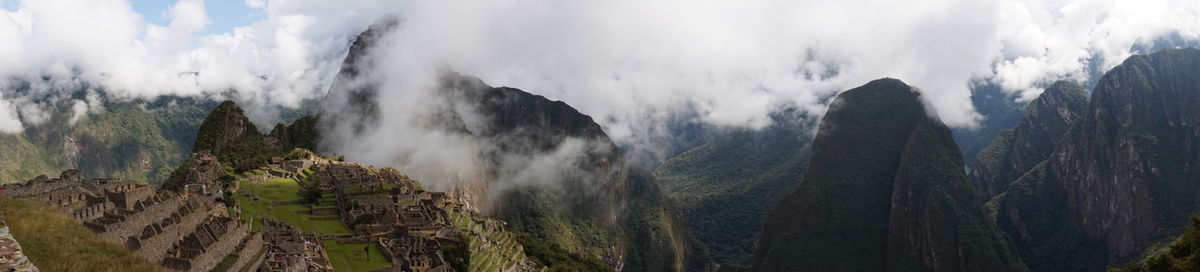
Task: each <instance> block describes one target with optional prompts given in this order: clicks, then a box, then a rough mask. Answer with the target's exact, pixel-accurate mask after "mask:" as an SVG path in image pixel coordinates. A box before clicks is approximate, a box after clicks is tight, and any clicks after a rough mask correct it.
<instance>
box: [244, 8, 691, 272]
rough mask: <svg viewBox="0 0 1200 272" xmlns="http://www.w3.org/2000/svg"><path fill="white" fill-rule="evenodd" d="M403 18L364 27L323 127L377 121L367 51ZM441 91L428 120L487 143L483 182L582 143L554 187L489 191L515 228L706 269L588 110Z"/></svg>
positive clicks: (607, 254) (445, 83)
mask: <svg viewBox="0 0 1200 272" xmlns="http://www.w3.org/2000/svg"><path fill="white" fill-rule="evenodd" d="M398 24H399V23H398V21H395V20H384V21H382V22H380V23H377V24H375V25H373V26H372V27H371V29H369V30H367V31H364V32H363V33H362V34H360V35H359V37H358V40H356V41H355V43H354V45H353V46H352V48H351V51H350V52H349V53H348V55H347V58H346V60H345V62H344V63H343V68H342V71H341V72H340V73H339V75H338V77H337V79H335V82H334V85H333V86H332V87H331V90H330V93H329V94H328V95H327V97H326V100H325V101H324V102H322V109H323V110H322V112H321V113H320V116H319V117H318V120H317V121H316V128H317V129H316V130H318V131H337V132H340V133H341V134H339V135H338V136H339V137H346V135H345V134H351V135H349V138H353V137H354V136H355V135H356V134H361V133H363V132H364V131H366V130H368V129H370V128H373V127H377V126H379V125H380V123H379V114H380V113H379V107H380V103H386V102H385V101H378V97H379V93H378V92H379V91H380V82H381V80H382V79H381V78H375V75H373V74H372V73H366V71H369V70H370V69H374V67H375V66H374V63H373V59H372V58H371V57H370V51H371V50H373V49H374V46H375V44H376V43H378V41H380V40H381V39H382V38H383V37H384V36H383V35H386V34H387V33H388V32H389V31H388V30H389V29H391V28H394V27H396V26H397V25H398ZM436 91H437V97H438V98H439V99H443V100H444V101H428V103H443V104H442V105H446V107H445V109H442V110H441V111H438V112H434V113H431V114H430V115H429V116H427V117H426V118H427V120H423V121H425V124H427V125H429V126H430V127H432V128H431V129H437V130H440V131H442V132H446V133H452V134H454V135H459V136H464V137H467V138H469V139H472V140H475V141H479V142H483V143H487V146H488V148H485V149H484V150H482V151H481V152H480V153H481V154H478V156H479V158H480V160H481V161H482V162H483V163H482V164H484V165H483V166H484V167H483V168H486V169H485V172H486V173H482V175H483V176H484V177H482V178H481V179H483V183H484V184H481V185H480V186H482V187H484V188H487V187H488V186H491V185H492V184H491V183H490V182H489V181H490V180H497V179H501V178H512V177H513V174H515V173H512V167H511V166H510V165H509V164H510V163H512V161H513V160H514V158H530V157H536V156H540V155H544V154H549V153H553V152H556V151H559V150H566V149H564V148H566V147H570V145H577V144H579V145H582V148H579V150H580V151H579V154H572V156H573V157H572V159H571V160H569V161H568V162H565V163H566V164H569V165H565V166H567V168H570V169H555V171H559V172H561V174H563V175H562V176H561V177H558V178H556V179H555V180H554V181H553V182H554V183H555V186H557V187H558V188H556V189H555V190H548V189H547V188H549V187H552V186H535V185H518V186H512V188H500V187H501V186H496V187H495V188H493V189H495V190H496V191H495V192H490V194H489V195H488V197H492V198H496V199H498V200H495V201H493V202H495V203H502V204H503V205H501V206H499V207H498V208H497V209H496V210H495V211H493V212H494V214H495V215H496V216H497V217H498V218H501V219H503V220H504V221H506V222H507V223H509V226H510V227H511V228H512V229H513V230H518V231H522V232H524V233H527V234H530V235H531V236H532V237H534V238H537V239H539V240H543V241H546V242H549V243H551V244H554V245H556V246H558V247H561V248H564V249H568V250H570V251H572V252H574V253H577V254H579V255H582V256H587V257H595V258H601V259H605V260H606V261H608V262H609V263H610V264H612V265H616V266H623V268H624V270H626V271H642V270H648V271H658V270H696V269H703V268H700V267H699V266H701V265H704V264H705V263H706V260H707V258H705V257H704V256H703V255H702V254H701V252H700V251H699V250H695V249H694V248H692V247H691V246H692V242H691V240H690V239H691V238H690V236H689V235H688V234H687V232H686V230H685V229H684V228H681V227H678V226H681V225H682V224H681V223H679V217H678V215H677V214H676V212H675V210H674V208H673V206H671V205H670V204H669V200H667V199H665V198H664V197H663V195H662V193H661V191H659V190H658V188H657V186H658V185H657V183H656V182H655V181H654V179H653V178H652V177H651V178H644V177H643V178H631V177H630V172H632V171H631V170H630V169H629V167H628V166H627V165H626V164H625V162H624V159H623V158H622V154H621V152H620V151H619V150H618V148H617V147H616V145H615V144H613V142H612V140H611V139H609V137H608V135H606V134H605V132H604V131H603V129H602V128H601V127H600V126H599V125H598V124H597V123H596V122H595V121H594V120H592V118H591V117H590V116H588V115H586V114H583V113H580V112H579V111H577V110H575V109H574V108H572V107H570V106H569V105H567V104H566V103H563V102H561V101H553V100H550V99H547V98H545V97H542V96H538V95H534V94H530V93H528V92H524V91H522V90H519V89H514V88H506V87H492V86H488V85H487V84H485V83H484V82H483V81H481V80H479V79H476V78H473V77H469V76H463V75H458V74H455V73H453V72H447V73H445V74H444V75H443V76H442V77H441V78H439V79H438V81H437V90H436ZM464 112H469V113H471V114H464ZM468 115H469V116H468ZM287 132H289V133H290V132H292V131H291V130H290V129H289V130H288V131H287ZM280 134H281V135H282V133H280ZM326 140H330V139H326ZM333 140H337V139H333ZM317 150H320V148H317ZM574 156H577V157H574ZM222 161H224V160H222ZM555 163H562V162H555ZM524 184H528V183H524ZM634 255H637V256H634ZM695 260H700V261H695ZM692 263H697V265H695V266H693V265H691V264H692Z"/></svg>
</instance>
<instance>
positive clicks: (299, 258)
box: [261, 219, 333, 272]
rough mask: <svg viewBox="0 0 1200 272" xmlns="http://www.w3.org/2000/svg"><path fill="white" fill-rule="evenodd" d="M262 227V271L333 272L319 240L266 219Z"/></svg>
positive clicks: (288, 226)
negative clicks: (265, 249)
mask: <svg viewBox="0 0 1200 272" xmlns="http://www.w3.org/2000/svg"><path fill="white" fill-rule="evenodd" d="M263 224H265V225H264V226H263V227H264V228H265V229H264V232H265V235H264V236H265V237H264V239H265V240H266V241H267V244H268V245H269V246H268V248H267V252H266V258H265V259H266V261H265V264H264V266H262V267H261V270H262V271H271V272H274V271H279V272H292V271H333V265H332V264H331V263H330V262H329V257H328V255H327V254H326V252H325V249H324V248H323V247H322V246H321V241H320V238H318V237H317V236H314V235H305V234H304V232H302V231H300V230H299V229H297V228H295V227H292V226H290V225H287V224H284V223H282V222H277V221H274V220H270V219H266V220H263Z"/></svg>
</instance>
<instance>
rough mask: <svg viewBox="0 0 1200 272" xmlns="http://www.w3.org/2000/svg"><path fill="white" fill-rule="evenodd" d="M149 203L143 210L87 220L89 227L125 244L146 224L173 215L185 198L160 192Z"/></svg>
mask: <svg viewBox="0 0 1200 272" xmlns="http://www.w3.org/2000/svg"><path fill="white" fill-rule="evenodd" d="M143 203H150V204H149V205H143V206H142V209H141V210H135V211H123V212H122V213H123V214H120V215H112V214H109V215H105V216H104V217H102V218H100V219H97V220H93V221H91V222H87V223H86V224H85V225H87V226H88V227H89V228H92V230H93V231H96V232H97V233H98V234H99V235H100V237H101V238H104V239H105V240H108V241H110V242H113V243H116V244H118V245H124V244H126V242H127V241H128V239H129V237H134V236H139V235H141V234H142V231H143V230H145V229H146V226H149V225H150V224H154V223H156V222H159V221H162V219H163V218H166V217H168V216H171V214H173V213H174V212H175V211H177V210H179V207H180V206H181V205H182V204H183V200H181V199H180V198H179V197H175V196H174V195H173V194H169V193H166V194H159V195H158V196H155V197H154V198H151V199H147V200H146V202H143Z"/></svg>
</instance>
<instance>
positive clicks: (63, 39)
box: [0, 0, 1200, 140]
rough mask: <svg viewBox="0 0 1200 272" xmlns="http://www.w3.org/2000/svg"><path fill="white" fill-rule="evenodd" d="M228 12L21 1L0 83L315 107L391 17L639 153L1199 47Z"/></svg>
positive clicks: (1021, 17) (791, 11) (939, 101)
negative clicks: (902, 96) (687, 113)
mask: <svg viewBox="0 0 1200 272" xmlns="http://www.w3.org/2000/svg"><path fill="white" fill-rule="evenodd" d="M245 4H246V5H247V6H249V7H252V8H254V9H256V11H261V12H263V14H264V16H263V18H264V19H263V20H261V21H258V22H254V23H252V24H249V25H246V26H242V27H237V28H235V29H234V30H233V31H232V32H230V33H224V34H216V35H207V36H200V35H199V34H198V33H200V32H201V31H202V30H203V28H204V27H205V26H206V25H208V23H209V20H210V19H209V18H208V16H207V14H205V12H204V2H203V1H200V0H183V1H179V2H177V3H176V4H175V5H174V6H173V7H171V8H170V9H169V10H168V11H167V12H166V13H165V14H166V15H167V16H168V17H169V18H170V23H169V24H168V25H166V26H161V25H154V24H151V23H147V22H146V21H144V20H143V19H142V17H141V15H138V14H136V13H134V12H133V11H131V9H130V7H129V4H128V2H126V1H124V0H37V1H32V0H26V1H21V2H20V4H19V6H17V8H16V10H14V11H9V10H0V40H2V41H13V42H4V43H0V59H4V60H5V62H4V63H0V75H8V76H10V77H11V76H18V77H20V76H27V77H34V78H36V77H37V76H40V75H45V74H53V75H70V76H75V77H77V78H78V79H79V80H82V81H86V82H90V83H93V84H97V85H99V86H102V87H104V88H105V89H106V90H107V91H108V92H110V93H111V94H112V96H113V97H117V98H122V97H125V98H128V97H154V96H159V95H165V94H175V95H204V96H211V95H215V94H219V93H222V92H225V91H227V90H230V89H234V90H237V92H236V93H235V95H238V96H240V97H241V98H242V99H244V100H250V101H256V103H261V104H264V105H286V106H295V105H297V104H298V102H299V101H301V100H302V99H304V98H314V97H319V96H320V95H322V92H323V91H325V88H326V87H327V86H328V84H329V82H330V80H331V79H332V76H333V75H334V74H335V73H336V70H337V68H338V66H339V65H340V62H341V58H342V56H343V54H344V52H345V50H346V48H347V46H348V43H349V42H350V39H351V38H352V37H353V35H355V34H357V32H359V31H361V30H362V29H364V28H365V27H366V26H367V25H368V24H370V23H371V22H373V21H374V20H376V19H377V18H379V17H380V16H381V15H382V14H385V13H394V14H398V15H400V16H401V17H403V18H404V19H405V20H406V22H405V27H403V28H402V29H401V30H400V31H401V32H400V33H399V34H400V35H401V38H399V39H401V40H404V42H402V43H400V44H399V45H397V47H396V48H395V49H396V50H417V51H415V52H413V55H417V56H419V58H420V60H414V61H420V62H428V63H423V65H442V64H447V65H450V66H451V67H453V68H454V69H456V70H459V71H462V72H464V73H466V74H471V75H475V76H478V77H480V78H482V79H484V80H485V81H486V82H488V83H491V84H493V85H506V86H513V87H517V88H521V89H524V90H527V91H530V92H533V93H537V94H542V95H546V96H548V97H551V98H553V99H561V100H564V101H566V102H567V103H569V104H571V105H573V106H575V107H577V108H579V109H580V110H581V111H583V112H585V113H587V114H590V115H592V116H594V117H596V119H597V120H599V121H600V122H601V123H602V125H603V126H604V127H605V129H606V130H607V131H608V132H609V133H610V134H611V135H613V136H614V137H615V138H617V139H618V140H621V139H636V138H639V137H646V135H641V134H644V133H646V131H650V130H649V129H646V127H652V126H656V125H660V123H661V121H662V120H664V119H666V118H667V117H668V116H669V115H670V114H672V113H673V112H676V111H680V110H684V109H687V110H696V111H698V113H699V115H698V116H699V118H700V120H699V121H704V122H708V123H713V124H719V125H732V126H745V127H752V128H753V127H762V126H764V125H766V124H768V123H769V118H767V114H769V113H771V112H772V111H775V110H777V109H779V108H781V107H786V106H795V107H798V108H800V109H802V110H806V111H808V112H810V113H813V114H820V113H822V112H824V109H825V107H826V105H825V103H827V102H828V99H826V98H827V97H828V96H830V95H833V94H836V93H837V92H839V91H842V90H845V89H848V88H852V87H855V86H858V85H861V84H863V83H865V82H867V81H869V80H871V79H875V78H880V77H896V78H900V79H902V80H904V81H906V82H908V83H909V84H912V85H915V86H918V87H920V88H921V89H922V90H925V92H926V96H925V97H928V98H929V100H930V102H931V103H932V104H933V105H934V106H936V108H937V109H938V111H939V115H940V116H941V119H942V120H944V121H946V122H947V123H950V124H951V125H956V126H971V125H972V124H974V122H975V120H976V119H977V118H978V116H977V115H976V114H975V113H974V111H973V109H972V106H971V105H970V103H969V101H970V100H969V99H968V98H969V91H968V82H970V81H971V80H972V79H978V78H985V79H990V80H991V81H993V82H995V83H997V84H1000V85H1001V86H1002V87H1003V88H1005V89H1006V90H1008V91H1012V92H1018V93H1019V94H1020V95H1021V96H1022V97H1025V98H1032V97H1035V96H1036V95H1037V94H1038V93H1040V91H1041V90H1040V88H1039V87H1040V86H1043V85H1045V84H1047V83H1049V82H1051V81H1053V80H1056V79H1074V80H1083V79H1086V78H1087V77H1088V76H1090V75H1092V74H1093V73H1095V72H1096V71H1093V70H1091V69H1092V68H1091V67H1092V66H1093V65H1094V66H1095V67H1098V68H1099V69H1100V70H1104V69H1108V68H1111V67H1112V66H1114V65H1116V64H1118V63H1119V62H1120V61H1121V60H1123V59H1124V58H1125V57H1127V56H1129V55H1130V54H1131V53H1134V52H1132V51H1131V48H1132V47H1134V46H1135V45H1146V44H1148V43H1152V42H1154V41H1156V40H1158V39H1161V38H1162V37H1164V36H1168V35H1175V36H1176V37H1178V38H1180V39H1184V40H1190V41H1195V40H1200V16H1198V14H1200V1H1193V0H1051V1H1042V0H926V1H902V2H897V1H883V0H853V1H841V0H809V1H785V0H745V1H715V0H708V1H687V0H664V1H653V2H646V1H633V0H614V1H582V2H580V1H536V0H508V1H482V2H480V1H464V0H446V1H420V0H415V1H384V0H350V1H318V0H269V1H268V0H246V1H245ZM1092 61H1098V62H1099V63H1092ZM410 68H413V69H417V68H415V66H414V67H410ZM52 89H53V88H45V90H35V91H33V92H32V93H33V95H46V94H45V93H46V92H53V90H52ZM0 93H2V94H3V95H4V98H5V99H7V100H8V101H10V102H11V103H32V102H31V101H36V99H17V98H16V97H14V96H21V95H24V96H29V95H31V94H16V93H14V92H12V91H8V90H5V91H0ZM18 107H20V108H24V106H18V105H14V106H11V108H18ZM16 116H20V115H17V114H10V115H9V117H8V118H10V119H12V118H16ZM34 117H36V116H34ZM26 121H27V122H28V121H34V120H26ZM8 122H9V123H11V122H13V121H12V120H8ZM18 122H19V121H18ZM26 125H28V124H26Z"/></svg>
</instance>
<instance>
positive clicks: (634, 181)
mask: <svg viewBox="0 0 1200 272" xmlns="http://www.w3.org/2000/svg"><path fill="white" fill-rule="evenodd" d="M628 171H629V181H628V182H627V183H626V186H628V188H627V191H628V192H629V195H628V196H627V198H628V199H629V200H628V201H627V203H628V204H627V206H626V207H625V214H624V218H622V221H623V224H624V229H625V230H626V232H625V239H626V240H627V242H626V244H628V245H636V246H631V247H629V249H628V252H626V255H627V256H628V258H627V260H626V267H625V268H624V269H623V271H685V270H689V269H690V270H703V269H705V268H707V267H709V263H710V262H711V260H710V258H708V252H706V251H705V250H704V249H703V246H702V245H700V244H699V243H696V242H695V241H694V240H693V239H691V236H690V233H689V231H688V229H687V227H685V226H684V224H683V221H682V220H680V219H679V214H678V210H677V209H676V208H675V206H674V204H672V202H671V201H670V200H669V199H667V197H666V196H664V195H663V193H662V192H660V191H659V188H658V186H657V184H658V182H657V180H655V178H654V176H653V175H651V174H650V173H649V172H647V171H645V170H642V169H639V168H631V169H629V170H628Z"/></svg>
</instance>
